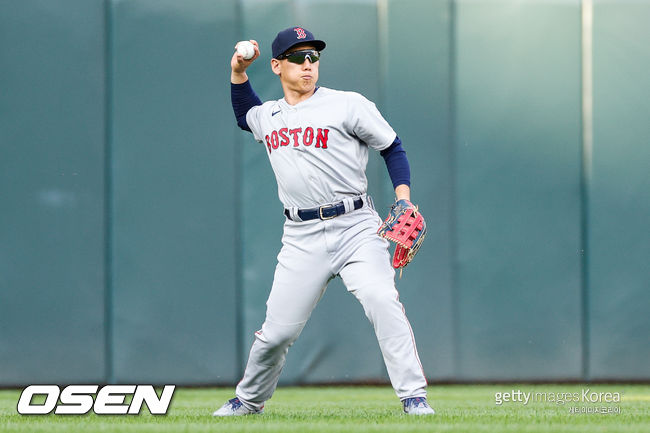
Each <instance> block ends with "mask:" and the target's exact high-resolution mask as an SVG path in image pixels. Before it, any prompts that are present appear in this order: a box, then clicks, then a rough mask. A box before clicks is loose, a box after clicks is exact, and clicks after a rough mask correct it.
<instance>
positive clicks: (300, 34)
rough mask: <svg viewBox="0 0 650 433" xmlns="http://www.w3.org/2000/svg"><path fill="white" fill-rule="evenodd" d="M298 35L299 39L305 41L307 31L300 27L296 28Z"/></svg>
mask: <svg viewBox="0 0 650 433" xmlns="http://www.w3.org/2000/svg"><path fill="white" fill-rule="evenodd" d="M293 30H294V31H295V32H296V33H297V34H298V39H305V38H306V37H307V35H306V34H305V31H304V30H303V29H301V28H300V27H296V28H295V29H293Z"/></svg>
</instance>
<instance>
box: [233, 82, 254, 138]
mask: <svg viewBox="0 0 650 433" xmlns="http://www.w3.org/2000/svg"><path fill="white" fill-rule="evenodd" d="M230 101H231V102H232V109H233V111H234V112H235V117H236V118H237V125H239V127H240V128H241V129H243V130H244V131H249V132H251V129H250V128H249V127H248V123H246V113H248V110H250V109H251V108H253V107H255V106H256V105H262V101H261V100H260V98H259V97H258V96H257V94H256V93H255V91H254V90H253V88H252V87H251V83H250V80H248V81H246V82H245V83H242V84H233V83H230Z"/></svg>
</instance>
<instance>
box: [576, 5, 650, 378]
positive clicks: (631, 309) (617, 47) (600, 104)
mask: <svg viewBox="0 0 650 433" xmlns="http://www.w3.org/2000/svg"><path fill="white" fill-rule="evenodd" d="M649 22H650V3H649V2H642V1H638V0H637V1H630V0H626V1H603V0H598V1H596V2H595V7H594V146H593V170H592V179H591V185H590V186H591V189H590V200H589V201H590V207H589V211H590V212H589V250H588V252H589V256H588V257H589V269H588V271H589V282H590V285H589V288H590V292H589V293H590V299H589V301H590V302H589V306H590V325H591V326H590V339H591V344H590V346H591V351H590V352H591V356H590V371H589V374H590V376H591V377H592V378H593V379H612V378H615V379H634V378H637V377H645V378H647V377H648V376H650V362H648V360H649V359H650V319H649V317H650V267H649V266H648V259H649V258H650V240H649V238H650V237H649V236H648V221H649V220H650V121H649V114H650V75H649V74H648V71H650V51H649V50H648V46H649V44H650V27H648V23H649ZM644 360H645V361H644Z"/></svg>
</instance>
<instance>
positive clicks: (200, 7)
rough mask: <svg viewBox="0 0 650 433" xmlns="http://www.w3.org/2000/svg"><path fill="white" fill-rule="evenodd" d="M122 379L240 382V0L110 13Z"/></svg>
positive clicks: (145, 0) (116, 358)
mask: <svg viewBox="0 0 650 433" xmlns="http://www.w3.org/2000/svg"><path fill="white" fill-rule="evenodd" d="M110 14H111V31H110V33H111V43H112V46H111V50H112V64H111V69H110V74H111V82H112V84H111V86H112V88H111V95H112V96H111V98H112V100H111V106H112V128H111V148H112V152H111V153H112V160H111V169H112V170H111V178H112V198H113V205H112V209H111V221H112V238H111V261H112V267H113V279H112V313H113V332H112V337H113V338H112V342H111V344H112V347H113V378H112V379H114V380H116V381H118V382H128V383H133V382H142V381H145V382H156V383H157V382H167V383H169V382H171V383H196V384H200V383H215V382H232V381H234V380H236V379H237V375H238V366H237V365H236V361H237V357H236V350H235V349H234V348H235V347H236V342H235V338H236V333H235V332H234V331H235V329H236V326H235V321H236V306H235V289H236V287H235V281H236V279H235V273H236V271H237V264H236V260H235V255H234V254H233V250H234V246H235V239H236V236H235V232H234V231H233V230H232V223H231V221H232V219H233V211H232V209H233V208H234V207H235V204H236V202H237V201H236V197H235V189H234V188H233V186H234V184H235V177H236V175H237V173H238V168H237V167H236V166H235V159H234V157H235V153H234V150H235V147H234V140H235V135H234V128H233V127H232V109H231V108H230V107H229V102H228V100H229V95H230V89H229V87H228V82H229V79H230V78H229V77H230V69H229V65H228V62H226V61H224V59H226V58H227V57H228V56H229V55H230V53H231V46H229V45H230V44H229V42H230V41H231V40H234V39H235V38H236V30H237V29H236V25H235V23H236V4H235V2H234V1H220V2H213V1H206V0H190V1H183V2H182V3H180V2H178V1H175V0H166V1H160V0H135V1H127V2H124V1H115V2H112V3H111V10H110Z"/></svg>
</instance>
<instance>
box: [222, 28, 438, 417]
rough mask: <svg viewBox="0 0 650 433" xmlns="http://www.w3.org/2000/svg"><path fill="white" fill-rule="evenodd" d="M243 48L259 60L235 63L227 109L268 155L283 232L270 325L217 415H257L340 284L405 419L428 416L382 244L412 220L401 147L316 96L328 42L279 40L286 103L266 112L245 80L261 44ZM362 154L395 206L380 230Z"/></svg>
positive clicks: (275, 47) (374, 117)
mask: <svg viewBox="0 0 650 433" xmlns="http://www.w3.org/2000/svg"><path fill="white" fill-rule="evenodd" d="M250 43H252V44H253V47H254V53H252V52H251V54H249V55H248V56H247V57H250V58H249V59H245V58H244V55H242V54H240V53H238V52H235V54H233V56H232V59H231V67H232V74H231V94H232V105H233V110H234V112H235V117H236V118H237V124H238V125H239V126H240V127H241V128H242V129H244V130H246V131H250V132H252V133H253V136H254V138H255V140H256V141H258V142H260V143H262V144H263V146H264V147H263V148H264V151H265V152H266V153H267V155H268V157H269V161H270V163H271V167H272V168H273V172H274V174H275V177H276V180H277V184H278V194H279V197H280V201H281V202H282V204H283V205H284V209H285V210H284V214H285V216H286V221H285V223H284V233H283V236H282V249H281V251H280V253H279V255H278V263H277V266H276V269H275V275H274V279H273V285H272V288H271V292H270V294H269V298H268V300H267V304H266V305H267V311H266V319H265V321H264V324H263V325H262V329H260V330H259V331H257V332H256V333H255V341H254V343H253V346H252V348H251V351H250V355H249V358H248V363H247V365H246V370H245V372H244V377H243V378H242V380H241V381H240V382H239V384H238V385H237V388H236V391H235V395H236V397H235V398H233V399H231V400H229V401H228V402H227V403H226V404H224V405H223V407H221V408H220V409H218V410H217V411H216V412H214V415H215V416H233V415H248V414H261V413H262V412H263V409H264V403H265V402H266V400H268V399H269V398H271V396H272V395H273V392H274V390H275V388H276V386H277V383H278V379H279V376H280V372H281V371H282V368H283V366H284V363H285V359H286V355H287V351H288V349H289V347H290V346H291V345H292V344H293V342H294V341H295V340H296V339H297V338H298V336H299V335H300V332H301V331H302V329H303V327H304V326H305V324H306V323H307V320H308V319H309V316H310V315H311V312H312V310H313V309H314V307H315V306H316V304H317V303H318V301H319V299H320V298H321V296H322V295H323V293H324V292H325V288H326V286H327V283H328V282H329V281H330V280H331V279H332V278H334V277H337V276H340V277H341V278H342V279H343V282H344V284H345V286H346V287H347V290H348V291H349V292H350V293H352V294H353V295H354V296H355V297H356V298H357V299H358V300H359V302H361V305H362V306H363V309H364V311H365V313H366V316H367V317H368V319H369V320H370V322H371V323H372V325H373V327H374V330H375V334H376V336H377V340H378V342H379V346H380V348H381V352H382V355H383V358H384V362H385V364H386V368H387V370H388V375H389V377H390V381H391V384H392V385H393V388H394V389H395V392H396V394H397V396H398V397H399V398H400V400H401V401H402V407H403V410H404V412H405V413H407V414H411V415H428V414H433V413H434V411H433V409H432V408H431V407H430V406H429V404H428V403H427V398H426V395H427V392H426V386H427V382H426V379H425V375H424V372H423V370H422V366H421V364H420V360H419V357H418V353H417V349H416V346H415V340H414V337H413V331H412V330H411V326H410V324H409V322H408V319H407V318H406V315H405V313H404V308H403V307H402V304H401V303H400V302H399V298H398V293H397V290H396V288H395V271H394V269H393V267H392V266H391V260H390V254H389V252H388V247H389V242H388V241H387V240H386V239H385V238H383V237H381V236H378V230H384V232H380V234H381V233H384V234H385V230H388V229H390V228H391V227H393V226H394V225H395V224H397V225H400V224H402V222H403V221H404V218H403V216H402V215H401V213H404V211H407V213H409V214H413V215H418V212H417V208H416V207H415V206H413V205H412V204H411V203H410V201H409V200H410V170H409V166H408V161H407V159H406V153H405V152H404V150H403V148H402V146H401V143H400V140H399V138H398V137H397V135H396V134H395V131H393V129H392V128H391V127H390V125H389V124H388V123H387V122H386V120H384V118H383V117H382V116H381V114H380V113H379V111H378V110H377V108H376V107H375V105H374V104H373V103H372V102H370V101H368V100H367V99H366V98H364V97H363V96H362V95H360V94H358V93H354V92H343V91H338V90H332V89H328V88H325V87H318V86H317V85H316V83H317V82H318V66H319V61H320V55H321V54H320V53H321V51H323V49H325V42H323V41H321V40H317V39H315V38H314V35H313V34H312V33H311V32H309V31H308V30H306V29H304V28H302V27H291V28H288V29H285V30H282V31H281V32H279V33H278V35H277V37H276V38H275V40H274V41H273V43H272V55H273V58H272V59H271V70H272V71H273V73H274V74H276V75H277V76H278V77H279V79H280V84H281V85H282V90H283V91H284V98H282V99H279V100H276V101H268V102H265V103H262V101H261V100H260V99H259V98H258V97H257V95H256V94H255V92H254V91H253V89H252V87H251V85H250V82H249V80H248V76H247V75H246V68H247V67H248V66H250V65H251V63H252V62H253V61H255V59H256V58H257V57H259V55H260V51H259V46H258V44H257V42H255V41H252V40H251V41H250ZM251 56H252V57H251ZM369 149H373V150H376V151H379V152H381V155H382V156H383V157H384V159H385V160H386V164H387V167H388V172H389V174H390V177H391V180H392V182H393V185H394V187H395V194H396V197H397V202H396V205H394V206H393V210H392V211H391V215H389V218H388V219H387V221H386V223H384V225H383V226H382V220H381V218H380V217H379V215H378V214H377V212H375V210H374V208H373V206H372V201H371V200H370V197H369V196H368V195H367V193H366V191H367V179H366V175H365V169H366V163H367V161H368V150H369ZM387 223H388V229H387V228H386V224H387ZM402 225H403V224H402ZM407 225H411V223H408V224H407ZM416 225H417V224H416ZM421 226H422V222H421V221H420V224H419V227H420V228H422V227H421ZM413 237H417V233H416V234H414V235H412V237H411V240H413ZM409 242H410V241H407V242H406V243H404V242H402V241H400V245H398V247H397V248H401V247H404V248H406V249H405V250H404V252H405V254H403V255H409V251H410V250H409V249H408V246H410V244H409ZM396 259H397V254H396ZM393 265H394V266H395V262H394V263H393ZM395 267H396V266H395Z"/></svg>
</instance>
